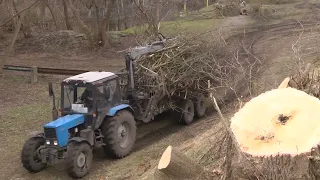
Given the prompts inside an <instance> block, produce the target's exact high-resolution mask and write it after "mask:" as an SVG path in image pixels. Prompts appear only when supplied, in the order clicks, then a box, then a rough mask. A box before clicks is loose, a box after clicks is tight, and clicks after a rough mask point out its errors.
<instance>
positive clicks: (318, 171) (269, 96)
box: [231, 87, 320, 180]
mask: <svg viewBox="0 0 320 180" xmlns="http://www.w3.org/2000/svg"><path fill="white" fill-rule="evenodd" d="M231 130H232V132H233V133H234V135H235V138H236V141H237V143H238V145H239V147H240V149H241V151H242V152H243V155H244V156H246V157H247V158H240V161H238V162H237V163H235V164H234V167H233V177H236V178H244V179H257V178H256V177H260V179H268V180H281V179H283V180H285V179H290V180H295V179H299V180H300V179H320V161H319V157H318V156H319V152H320V145H319V142H320V100H319V99H317V98H315V97H313V96H310V95H308V94H306V93H305V92H303V91H299V90H297V89H294V88H290V87H288V88H280V89H275V90H271V91H268V92H265V93H263V94H261V95H259V96H258V97H255V98H253V99H252V100H251V101H249V102H248V103H247V104H246V105H245V106H244V107H243V108H242V109H241V110H240V111H239V112H237V113H236V114H235V115H234V117H233V118H232V119H231Z"/></svg>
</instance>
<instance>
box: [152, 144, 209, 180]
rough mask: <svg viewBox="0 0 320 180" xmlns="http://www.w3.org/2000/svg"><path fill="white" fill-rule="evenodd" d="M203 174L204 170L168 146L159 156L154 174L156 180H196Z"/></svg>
mask: <svg viewBox="0 0 320 180" xmlns="http://www.w3.org/2000/svg"><path fill="white" fill-rule="evenodd" d="M203 174H204V169H203V168H202V167H201V166H200V165H199V164H197V163H196V162H193V161H192V160H191V159H189V158H188V157H187V156H185V155H184V154H183V153H182V152H179V151H177V150H175V149H173V148H172V146H168V147H167V149H166V150H165V151H164V153H163V154H162V156H161V159H160V161H159V164H158V167H157V168H156V170H155V173H154V179H156V180H170V179H172V180H173V179H190V180H191V179H192V180H196V179H198V178H199V177H200V176H201V175H203Z"/></svg>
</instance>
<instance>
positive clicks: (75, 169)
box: [67, 142, 93, 178]
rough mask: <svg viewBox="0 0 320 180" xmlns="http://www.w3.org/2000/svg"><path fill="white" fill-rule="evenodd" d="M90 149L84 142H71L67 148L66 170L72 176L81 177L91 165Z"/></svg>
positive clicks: (91, 155)
mask: <svg viewBox="0 0 320 180" xmlns="http://www.w3.org/2000/svg"><path fill="white" fill-rule="evenodd" d="M92 160H93V154H92V149H91V147H90V146H89V144H88V143H86V142H71V143H70V144H69V145H68V148H67V171H68V174H69V176H70V177H72V178H82V177H84V176H86V175H87V174H88V173H89V170H90V168H91V165H92Z"/></svg>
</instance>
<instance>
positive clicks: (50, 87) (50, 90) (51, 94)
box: [49, 82, 53, 97]
mask: <svg viewBox="0 0 320 180" xmlns="http://www.w3.org/2000/svg"><path fill="white" fill-rule="evenodd" d="M49 96H50V97H52V96H53V88H52V83H51V82H50V83H49Z"/></svg>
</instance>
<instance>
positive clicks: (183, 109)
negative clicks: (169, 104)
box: [179, 99, 194, 125]
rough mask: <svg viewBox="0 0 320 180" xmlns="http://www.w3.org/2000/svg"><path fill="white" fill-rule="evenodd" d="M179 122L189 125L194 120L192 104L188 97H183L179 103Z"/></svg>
mask: <svg viewBox="0 0 320 180" xmlns="http://www.w3.org/2000/svg"><path fill="white" fill-rule="evenodd" d="M179 107H180V112H179V116H180V118H179V122H182V123H183V124H186V125H189V124H191V123H192V122H193V120H194V105H193V102H192V101H191V100H189V99H183V100H182V101H181V103H180V106H179Z"/></svg>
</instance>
